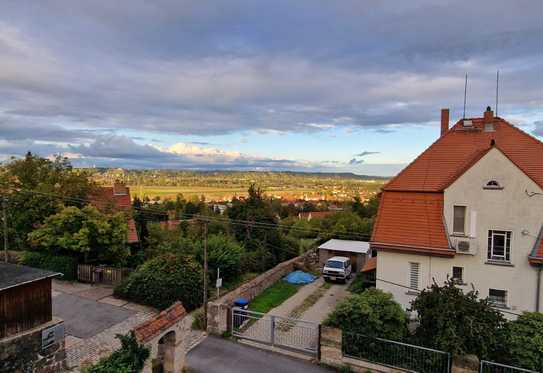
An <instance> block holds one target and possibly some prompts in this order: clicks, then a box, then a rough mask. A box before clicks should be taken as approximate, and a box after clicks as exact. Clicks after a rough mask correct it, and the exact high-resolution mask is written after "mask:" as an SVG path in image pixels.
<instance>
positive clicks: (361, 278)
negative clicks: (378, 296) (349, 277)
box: [349, 272, 375, 294]
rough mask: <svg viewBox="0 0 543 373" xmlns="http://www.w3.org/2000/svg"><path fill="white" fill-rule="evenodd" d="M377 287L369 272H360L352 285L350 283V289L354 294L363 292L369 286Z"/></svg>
mask: <svg viewBox="0 0 543 373" xmlns="http://www.w3.org/2000/svg"><path fill="white" fill-rule="evenodd" d="M372 287H375V280H374V279H372V278H371V277H370V276H369V275H368V274H367V273H365V272H360V273H359V274H358V275H356V277H355V278H354V280H353V282H352V283H351V285H349V291H350V292H351V293H354V294H362V293H363V292H364V291H366V290H367V289H369V288H372Z"/></svg>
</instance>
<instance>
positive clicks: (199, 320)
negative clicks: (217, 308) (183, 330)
mask: <svg viewBox="0 0 543 373" xmlns="http://www.w3.org/2000/svg"><path fill="white" fill-rule="evenodd" d="M192 317H193V319H192V326H191V327H192V329H194V330H205V318H204V310H202V309H198V310H196V311H194V312H193V313H192Z"/></svg>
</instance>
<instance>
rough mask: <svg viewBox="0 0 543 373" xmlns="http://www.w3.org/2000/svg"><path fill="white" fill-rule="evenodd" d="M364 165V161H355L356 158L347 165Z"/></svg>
mask: <svg viewBox="0 0 543 373" xmlns="http://www.w3.org/2000/svg"><path fill="white" fill-rule="evenodd" d="M362 163H364V160H363V159H356V158H353V159H351V160H350V161H349V164H350V165H357V164H362Z"/></svg>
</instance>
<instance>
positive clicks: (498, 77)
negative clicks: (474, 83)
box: [495, 70, 500, 116]
mask: <svg viewBox="0 0 543 373" xmlns="http://www.w3.org/2000/svg"><path fill="white" fill-rule="evenodd" d="M499 89H500V70H496V107H495V109H496V116H498V93H499Z"/></svg>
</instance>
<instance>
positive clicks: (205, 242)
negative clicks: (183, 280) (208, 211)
mask: <svg viewBox="0 0 543 373" xmlns="http://www.w3.org/2000/svg"><path fill="white" fill-rule="evenodd" d="M202 221H203V223H204V329H205V330H207V223H208V221H207V219H204V220H202Z"/></svg>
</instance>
